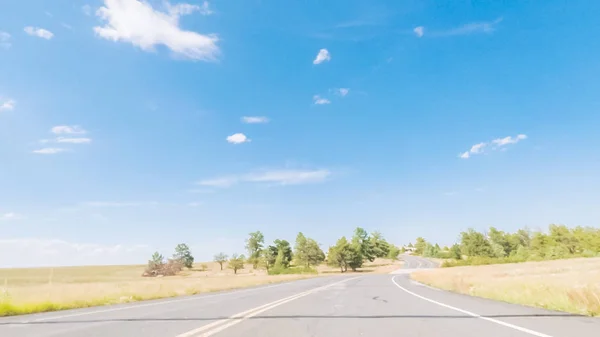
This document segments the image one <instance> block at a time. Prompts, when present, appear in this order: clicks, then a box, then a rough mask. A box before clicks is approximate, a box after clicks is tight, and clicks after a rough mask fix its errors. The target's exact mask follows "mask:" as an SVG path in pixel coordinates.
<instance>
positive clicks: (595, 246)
mask: <svg viewBox="0 0 600 337" xmlns="http://www.w3.org/2000/svg"><path fill="white" fill-rule="evenodd" d="M410 246H412V244H411V245H410ZM414 249H415V252H414V254H416V255H422V256H424V257H435V258H442V259H446V261H444V263H443V264H442V266H443V267H451V266H457V265H470V264H471V265H472V264H491V263H511V262H524V261H540V260H553V259H563V258H573V257H595V256H600V228H594V227H582V226H578V227H573V228H569V227H567V226H565V225H554V224H552V225H550V226H548V230H547V232H543V231H531V230H529V229H528V228H522V229H519V230H517V231H515V232H512V233H510V232H505V231H501V230H498V229H496V228H495V227H490V228H489V229H488V230H487V231H485V232H479V231H476V230H474V229H472V228H470V229H468V230H466V231H464V232H461V233H460V237H459V242H458V243H456V244H454V245H452V246H451V247H443V248H440V246H439V245H438V244H434V243H430V242H427V240H425V239H424V238H423V237H419V238H417V240H416V242H415V244H414Z"/></svg>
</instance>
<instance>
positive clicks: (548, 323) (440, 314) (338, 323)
mask: <svg viewBox="0 0 600 337" xmlns="http://www.w3.org/2000/svg"><path fill="white" fill-rule="evenodd" d="M434 265H435V264H433V263H432V262H431V261H427V260H424V259H420V258H415V257H406V263H405V268H404V269H401V270H399V271H397V272H395V274H392V275H368V274H365V275H360V274H351V275H344V276H332V277H319V278H314V279H309V280H302V281H296V282H289V283H283V284H277V285H272V286H263V287H257V288H252V289H245V290H238V291H231V292H223V293H216V294H207V295H198V296H190V297H183V298H176V299H167V300H158V301H148V302H140V303H135V304H127V305H115V306H107V307H100V308H88V309H81V310H70V311H62V312H54V313H46V314H37V315H28V316H18V317H8V318H3V319H0V336H2V337H16V336H18V337H34V336H35V337H51V336H52V337H76V336H77V337H79V336H86V337H124V336H127V337H132V336H135V337H138V336H140V337H198V336H203V337H207V336H217V337H242V336H243V337H250V336H257V337H269V336H273V337H309V336H326V337H332V336H344V337H353V336H377V337H387V336H390V337H391V336H394V337H398V336H410V337H413V336H414V337H416V336H422V337H437V336H444V337H448V336H450V337H453V336H460V337H471V336H472V337H480V336H486V337H509V336H522V337H525V336H538V337H548V336H552V337H572V336H577V337H587V336H589V337H592V336H594V337H598V336H600V319H596V318H587V317H580V316H575V315H570V314H565V313H559V312H552V311H547V310H541V309H533V308H527V307H522V306H517V305H511V304H506V303H500V302H494V301H490V300H485V299H479V298H473V297H469V296H465V295H458V294H453V293H448V292H444V291H440V290H436V289H432V288H429V287H426V286H423V285H419V284H417V283H414V282H412V281H410V279H409V278H408V272H410V271H411V270H413V269H422V268H428V267H433V266H434Z"/></svg>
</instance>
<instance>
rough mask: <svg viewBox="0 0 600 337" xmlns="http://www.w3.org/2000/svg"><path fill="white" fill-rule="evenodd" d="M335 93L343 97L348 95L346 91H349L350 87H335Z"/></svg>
mask: <svg viewBox="0 0 600 337" xmlns="http://www.w3.org/2000/svg"><path fill="white" fill-rule="evenodd" d="M335 93H336V94H338V95H340V96H342V97H345V96H346V95H348V93H350V89H349V88H338V89H335Z"/></svg>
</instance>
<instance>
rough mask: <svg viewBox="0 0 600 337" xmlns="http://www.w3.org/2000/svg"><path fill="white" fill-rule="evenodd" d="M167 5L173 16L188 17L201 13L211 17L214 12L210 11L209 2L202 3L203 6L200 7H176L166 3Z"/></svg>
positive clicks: (180, 5) (179, 5)
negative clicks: (188, 15) (194, 13)
mask: <svg viewBox="0 0 600 337" xmlns="http://www.w3.org/2000/svg"><path fill="white" fill-rule="evenodd" d="M166 5H167V9H168V10H169V13H171V15H178V16H181V15H187V14H192V13H193V12H196V11H197V12H199V13H200V14H202V15H211V14H213V11H212V10H211V9H210V3H208V1H204V2H203V3H202V6H198V5H190V4H185V3H182V4H176V5H171V4H170V3H168V2H167V3H166Z"/></svg>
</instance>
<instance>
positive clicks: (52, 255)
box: [0, 238, 152, 268]
mask: <svg viewBox="0 0 600 337" xmlns="http://www.w3.org/2000/svg"><path fill="white" fill-rule="evenodd" d="M151 251H152V249H150V247H149V246H148V245H145V244H98V243H77V242H68V241H65V240H58V239H46V238H13V239H0V267H4V268H15V267H37V266H73V265H97V264H134V263H140V261H144V260H146V259H147V257H146V256H147V255H148V254H149V253H150V252H151Z"/></svg>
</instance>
